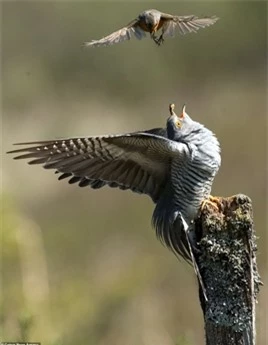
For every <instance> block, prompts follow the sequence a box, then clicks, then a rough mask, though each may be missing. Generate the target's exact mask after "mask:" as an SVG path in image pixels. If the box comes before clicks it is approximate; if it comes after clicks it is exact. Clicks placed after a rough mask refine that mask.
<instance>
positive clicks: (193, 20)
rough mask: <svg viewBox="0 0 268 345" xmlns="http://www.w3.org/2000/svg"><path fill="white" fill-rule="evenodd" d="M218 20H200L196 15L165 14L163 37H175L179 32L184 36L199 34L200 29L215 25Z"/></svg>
mask: <svg viewBox="0 0 268 345" xmlns="http://www.w3.org/2000/svg"><path fill="white" fill-rule="evenodd" d="M218 19H219V18H218V17H216V16H213V17H203V18H198V17H196V16H194V15H190V16H171V15H170V14H163V15H162V20H163V21H164V24H163V35H164V36H174V35H175V33H176V31H177V30H178V31H179V32H180V33H181V34H183V35H184V34H188V33H191V32H197V31H198V30H199V29H200V28H205V27H207V26H210V25H213V24H215V23H216V21H217V20H218Z"/></svg>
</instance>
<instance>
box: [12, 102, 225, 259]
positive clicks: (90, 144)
mask: <svg viewBox="0 0 268 345" xmlns="http://www.w3.org/2000/svg"><path fill="white" fill-rule="evenodd" d="M169 111H170V116H169V118H168V119H167V123H166V127H165V128H154V129H151V130H144V131H138V132H134V133H128V134H120V135H105V136H95V137H81V138H69V139H60V140H47V141H36V142H26V143H21V144H15V145H23V148H20V149H16V150H13V151H9V152H8V153H13V154H16V156H15V157H14V159H21V158H27V159H30V161H29V164H42V165H43V167H44V168H45V169H55V171H56V172H57V173H59V174H60V175H59V178H58V179H59V180H62V179H65V178H69V183H77V184H78V185H79V186H80V187H87V186H89V187H91V188H93V189H98V188H102V187H104V186H109V187H117V188H120V189H122V190H128V189H129V190H131V191H133V192H136V193H140V194H147V195H149V196H150V197H151V199H152V201H153V202H154V203H155V209H154V212H153V217H152V224H153V226H154V228H155V230H156V234H157V237H158V238H159V239H160V240H161V241H162V243H163V244H164V245H165V246H167V247H168V248H169V249H170V250H171V251H173V252H174V253H175V254H176V256H182V257H183V258H184V259H186V260H187V261H192V259H193V258H192V255H191V247H192V248H195V247H196V243H195V238H194V235H193V234H194V231H193V221H194V219H195V218H196V216H197V214H198V211H199V210H200V207H202V205H203V202H213V203H214V204H215V199H214V198H213V197H211V196H210V191H211V187H212V182H213V179H214V177H215V175H216V173H217V171H218V169H219V167H220V163H221V156H220V146H219V142H218V140H217V138H216V136H215V135H214V134H213V133H212V132H211V131H210V130H209V129H207V128H206V127H205V126H203V125H202V124H200V123H199V122H196V121H194V120H192V119H191V117H190V116H189V115H188V114H187V113H186V110H185V106H184V107H183V109H182V112H181V114H180V115H176V113H175V112H174V105H173V104H171V105H170V106H169ZM215 206H216V207H217V205H215ZM192 244H193V246H192ZM196 248H197V247H196ZM197 250H198V248H197Z"/></svg>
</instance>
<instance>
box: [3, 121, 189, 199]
mask: <svg viewBox="0 0 268 345" xmlns="http://www.w3.org/2000/svg"><path fill="white" fill-rule="evenodd" d="M158 134H159V135H158ZM166 136H167V135H166V130H164V129H161V128H155V129H152V130H149V131H144V132H136V133H130V134H125V135H114V136H102V137H87V138H71V139H62V140H55V141H44V142H33V143H31V144H29V145H31V146H29V145H28V143H24V144H22V145H25V147H24V148H22V149H17V150H13V151H10V152H9V153H15V154H19V156H15V159H18V158H19V159H23V158H26V159H29V158H32V159H33V160H31V161H30V164H43V167H44V168H46V169H56V172H58V173H61V175H60V176H59V178H58V179H59V180H61V179H65V178H69V177H70V179H69V183H78V184H79V186H90V187H91V188H94V189H98V188H101V187H103V186H105V185H108V186H110V187H118V188H120V189H123V190H124V189H131V190H132V191H134V192H137V193H143V194H148V195H150V196H151V198H152V199H153V200H154V201H156V200H157V198H158V197H159V193H160V192H161V190H162V188H164V185H165V183H166V181H167V179H168V176H169V169H170V162H171V160H172V158H173V157H175V156H176V157H177V156H179V155H181V154H183V151H184V150H185V149H186V148H185V144H183V143H176V142H173V141H171V140H169V139H167V138H166Z"/></svg>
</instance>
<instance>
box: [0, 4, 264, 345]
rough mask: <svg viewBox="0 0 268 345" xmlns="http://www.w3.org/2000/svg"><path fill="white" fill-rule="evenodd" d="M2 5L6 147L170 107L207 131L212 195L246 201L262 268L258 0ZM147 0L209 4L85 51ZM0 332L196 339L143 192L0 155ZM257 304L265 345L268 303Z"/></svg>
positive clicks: (135, 123) (195, 318)
mask: <svg viewBox="0 0 268 345" xmlns="http://www.w3.org/2000/svg"><path fill="white" fill-rule="evenodd" d="M1 7H2V26H1V29H2V30H1V32H2V44H1V46H2V49H1V52H2V76H1V81H2V104H3V106H2V110H3V116H2V126H3V130H2V137H3V145H2V151H3V152H6V151H7V150H10V149H12V143H14V142H20V141H32V140H42V139H54V138H59V137H68V136H88V135H97V134H107V133H123V132H132V131H136V130H140V129H149V128H153V127H157V126H165V121H166V118H167V116H168V104H169V103H170V102H175V103H176V104H177V108H178V109H180V108H181V106H182V105H183V104H184V103H186V104H187V112H188V113H189V114H190V115H191V116H192V117H193V118H194V119H196V120H197V121H200V122H201V123H204V124H205V125H206V126H207V127H208V128H210V129H212V130H213V131H214V132H215V133H216V134H217V137H218V139H219V141H220V143H221V147H222V167H221V169H220V172H219V174H218V175H217V177H216V179H215V182H214V185H213V194H214V195H225V196H229V195H233V194H236V193H244V194H247V195H248V196H250V197H251V198H252V200H253V203H254V215H255V226H256V231H257V235H258V236H259V238H260V239H259V241H258V264H259V269H260V273H261V275H262V280H263V281H264V282H266V285H267V284H268V276H267V266H266V250H267V249H266V248H267V247H266V236H267V235H266V232H265V230H266V229H265V226H266V224H267V223H266V220H267V219H266V211H267V204H266V201H267V200H266V192H267V189H266V181H265V180H266V173H267V170H266V167H267V165H266V159H267V152H266V148H267V146H266V130H267V126H266V115H267V113H266V110H267V109H266V96H267V93H266V91H267V90H266V78H267V73H266V72H267V71H266V58H267V44H266V38H267V37H266V24H267V20H266V17H267V3H266V2H257V1H254V2H234V1H232V2H231V1H228V2H227V1H226V2H219V1H210V2H201V1H198V2H188V3H186V2H166V3H165V4H163V2H162V3H157V2H147V3H145V2H142V3H141V2H129V1H124V2H116V3H115V2H112V1H106V2H101V1H99V2H90V1H88V2H80V1H72V2H63V1H54V2H53V1H50V2H45V1H43V2H42V1H27V2H24V1H17V2H16V1H10V2H9V1H6V2H2V3H1ZM148 8H157V9H159V10H162V11H164V12H168V13H172V14H179V15H186V14H196V15H198V16H201V15H217V16H219V17H220V21H219V22H217V23H216V24H215V25H214V26H212V27H210V28H206V29H203V30H201V31H200V32H199V33H198V34H191V35H187V36H180V37H179V36H177V37H176V38H174V39H167V40H166V41H165V43H164V45H163V46H162V47H160V48H159V47H157V46H156V45H155V44H154V42H153V41H152V40H149V39H145V40H142V41H137V40H135V39H133V40H132V41H129V42H124V43H122V44H118V45H115V46H112V47H109V48H96V49H89V50H82V49H81V48H80V46H81V43H82V42H83V41H86V40H91V39H97V38H101V37H103V36H104V35H106V34H108V33H110V32H111V31H113V30H116V29H117V28H120V27H121V26H123V25H125V24H126V23H128V22H129V21H130V20H131V19H133V18H135V16H136V15H138V13H139V12H141V11H143V10H145V9H148ZM2 158H3V160H2V164H3V189H2V191H3V193H2V196H3V215H2V216H3V217H2V219H3V221H2V225H3V226H2V230H3V231H2V240H3V241H2V242H3V246H2V291H1V297H2V301H1V308H0V309H1V314H0V322H1V325H0V339H1V340H2V339H3V340H13V341H14V340H28V341H41V342H42V344H49V345H60V344H64V345H69V344H74V343H80V344H90V345H91V344H92V345H94V344H98V345H102V344H116V345H136V344H146V345H174V344H177V345H191V344H202V343H203V337H204V332H203V320H202V313H201V310H200V307H199V303H198V294H197V283H196V279H195V276H194V274H193V270H192V268H191V267H190V266H188V265H186V264H185V263H184V262H178V261H177V259H176V258H175V257H174V256H173V255H172V254H171V253H170V252H169V251H168V250H167V249H165V248H164V247H163V246H162V245H161V244H160V243H159V242H158V241H157V240H156V238H155V234H154V231H153V230H152V228H151V215H152V212H153V207H154V206H153V204H152V202H151V201H150V199H149V198H148V197H146V196H140V195H136V194H133V193H131V192H122V191H118V190H110V189H108V188H104V189H103V190H99V191H93V190H90V189H85V188H84V189H80V188H78V187H76V186H74V185H72V186H71V185H68V184H67V183H66V182H63V181H62V182H58V181H57V178H56V176H53V173H52V172H51V171H45V170H43V169H42V168H41V167H38V166H33V167H30V166H28V165H27V164H25V162H22V161H18V162H15V161H13V160H12V157H11V156H6V155H5V154H3V157H2ZM267 302H268V296H267V290H266V288H265V287H263V288H262V289H261V293H260V295H259V304H258V307H257V331H258V344H262V345H264V344H266V343H267V339H266V341H265V337H266V336H267V330H266V329H267V327H266V326H267V324H266V322H267V320H266V315H265V305H267Z"/></svg>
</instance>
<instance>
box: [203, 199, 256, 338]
mask: <svg viewBox="0 0 268 345" xmlns="http://www.w3.org/2000/svg"><path fill="white" fill-rule="evenodd" d="M217 201H218V202H217V204H214V203H211V202H206V203H205V204H204V206H203V208H202V211H201V214H200V217H199V218H198V219H197V220H196V236H197V239H198V242H199V248H200V252H198V254H197V255H196V260H197V265H198V267H199V271H200V274H201V277H202V280H203V284H204V287H205V294H204V292H203V289H201V286H199V298H200V303H201V307H202V310H203V314H204V321H205V333H206V344H207V345H238V344H239V345H255V343H256V334H255V302H256V296H257V293H258V291H259V286H260V284H261V280H260V276H259V274H258V270H257V265H256V249H257V247H256V236H255V231H254V226H253V212H252V203H251V200H250V199H249V198H248V197H247V196H245V195H236V196H233V197H230V198H217ZM215 205H217V206H215ZM205 296H206V298H205Z"/></svg>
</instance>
